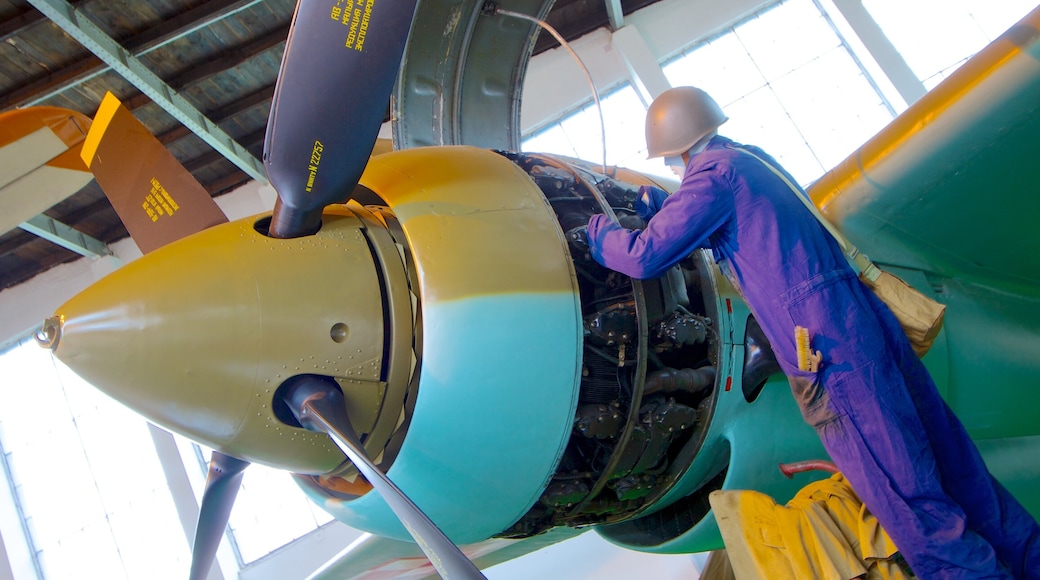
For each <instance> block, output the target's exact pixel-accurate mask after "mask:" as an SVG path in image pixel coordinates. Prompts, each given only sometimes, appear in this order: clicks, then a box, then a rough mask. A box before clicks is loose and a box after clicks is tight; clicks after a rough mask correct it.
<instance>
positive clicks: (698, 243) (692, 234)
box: [588, 163, 733, 280]
mask: <svg viewBox="0 0 1040 580" xmlns="http://www.w3.org/2000/svg"><path fill="white" fill-rule="evenodd" d="M732 215H733V194H732V190H731V188H730V187H729V182H728V180H726V179H725V176H723V175H721V174H720V172H718V171H716V166H715V164H714V163H712V164H711V165H709V166H706V167H703V168H700V169H699V170H696V171H692V172H690V173H687V174H686V177H685V178H684V179H683V183H682V185H681V186H680V187H679V189H678V190H677V191H676V192H675V193H673V194H672V195H670V196H668V198H667V199H666V200H665V201H664V203H663V204H662V205H661V209H660V211H658V212H657V215H655V216H654V217H653V218H651V219H650V222H649V223H648V224H647V226H646V229H645V230H642V231H639V230H626V229H624V228H622V227H621V226H619V225H617V224H616V223H614V222H612V221H611V220H610V219H609V218H607V216H605V215H602V214H597V215H594V216H592V219H590V220H589V226H588V239H589V249H590V250H591V253H592V257H593V258H594V259H595V260H596V261H597V262H599V263H600V264H603V265H604V266H606V267H608V268H610V269H612V270H617V271H618V272H621V273H622V274H627V275H629V276H631V277H633V278H636V279H639V280H645V279H648V278H656V277H658V276H660V275H661V274H663V273H664V272H665V271H667V270H668V268H671V267H672V266H674V265H675V264H678V263H679V261H681V260H682V259H683V258H685V257H686V256H688V255H689V254H690V253H691V252H693V251H694V250H696V249H697V248H703V247H706V246H707V242H708V237H709V236H710V235H711V234H713V233H714V232H715V231H716V230H718V229H719V228H720V227H722V226H723V225H724V224H725V223H726V222H727V221H728V220H729V219H730V217H731V216H732Z"/></svg>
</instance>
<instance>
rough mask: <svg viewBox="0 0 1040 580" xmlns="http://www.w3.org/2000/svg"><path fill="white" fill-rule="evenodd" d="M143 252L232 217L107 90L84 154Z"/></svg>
mask: <svg viewBox="0 0 1040 580" xmlns="http://www.w3.org/2000/svg"><path fill="white" fill-rule="evenodd" d="M81 156H82V158H83V162H84V163H86V164H87V167H89V168H90V171H91V172H92V173H93V174H94V178H95V179H97V182H98V184H100V185H101V189H103V190H104V192H105V196H107V197H108V200H109V201H110V202H112V207H113V208H114V209H115V210H116V213H117V214H119V219H121V220H122V221H123V225H125V226H126V230H127V231H128V232H130V237H131V238H133V240H134V242H136V243H137V247H138V248H140V249H141V252H142V253H145V254H147V253H148V252H151V251H152V250H154V249H156V248H159V247H162V246H165V245H166V244H168V243H170V242H173V241H176V240H179V239H181V238H183V237H185V236H187V235H190V234H194V233H195V232H200V231H202V230H204V229H206V228H208V227H210V226H214V225H217V224H222V223H224V222H226V221H228V219H227V217H226V216H225V215H224V212H223V211H221V209H220V207H218V206H217V202H215V201H213V197H212V196H210V194H209V192H208V191H206V188H205V187H202V185H201V184H200V183H199V182H198V181H197V180H196V179H195V176H193V175H192V174H191V173H190V172H189V171H188V170H187V169H185V168H184V166H183V165H181V163H180V161H177V158H176V157H174V156H173V155H172V154H171V153H170V152H169V151H168V150H167V149H166V147H164V146H163V144H162V143H160V142H159V140H158V139H156V138H155V136H153V135H152V134H151V132H149V131H148V129H147V128H146V127H145V126H144V125H142V124H141V122H140V121H138V120H137V119H136V118H135V117H134V115H133V113H131V112H130V110H129V109H127V108H126V107H124V106H123V104H122V103H120V102H119V99H118V98H116V96H115V95H113V94H112V93H107V94H105V98H104V99H102V100H101V106H99V107H98V111H97V114H96V115H95V116H94V122H93V123H92V124H91V126H90V132H88V133H87V139H86V141H84V143H83V150H82V152H81Z"/></svg>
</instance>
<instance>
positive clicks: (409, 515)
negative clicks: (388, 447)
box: [286, 377, 484, 580]
mask: <svg viewBox="0 0 1040 580" xmlns="http://www.w3.org/2000/svg"><path fill="white" fill-rule="evenodd" d="M286 403H287V404H288V405H289V408H290V409H291V410H292V412H293V414H294V415H295V416H296V418H297V420H299V422H300V424H301V425H303V426H304V427H306V428H307V429H310V430H312V431H319V432H325V433H328V434H329V436H330V437H332V440H333V441H335V442H336V445H338V446H339V448H340V449H341V450H342V451H343V453H345V454H346V455H347V457H348V458H349V459H350V461H351V462H352V463H353V464H354V466H355V467H357V469H358V471H360V472H361V474H362V475H364V476H365V478H366V479H368V481H369V482H370V483H371V484H372V487H374V488H376V490H377V491H379V494H380V495H381V496H383V500H384V501H386V503H387V505H389V506H390V509H392V510H393V511H394V513H395V514H397V517H398V518H399V519H400V520H401V523H402V524H404V527H405V529H407V530H408V533H409V534H411V535H412V537H413V538H415V543H416V544H418V545H419V548H421V549H422V551H423V552H424V553H425V554H426V557H427V558H429V559H430V563H432V564H433V566H434V568H436V569H437V572H438V573H439V574H440V575H441V577H442V578H451V579H452V580H454V579H456V578H465V579H478V578H484V575H483V574H481V573H480V569H479V568H477V567H476V565H474V564H473V562H471V561H470V560H469V558H467V557H466V555H465V554H463V553H462V550H460V549H459V547H458V546H456V545H455V544H454V543H452V541H451V540H450V539H448V536H446V535H444V532H442V531H441V530H440V528H438V527H437V526H436V524H434V523H433V522H432V521H431V520H430V518H429V517H427V516H426V514H424V513H423V512H422V510H420V509H419V507H418V506H416V505H415V503H414V502H412V500H410V499H409V498H408V496H406V495H405V494H404V492H403V491H401V489H400V488H399V487H397V486H396V485H395V484H394V482H392V481H390V478H388V477H387V476H386V474H385V473H383V471H382V470H381V469H379V468H378V467H377V466H376V465H375V463H373V462H372V460H371V459H369V458H368V455H367V454H366V453H365V449H364V447H363V446H362V444H361V441H360V440H358V437H357V433H356V432H355V431H354V428H353V426H351V424H350V419H349V418H348V417H347V414H346V411H345V409H346V407H345V403H344V400H343V393H341V392H340V391H339V389H338V388H336V387H335V386H333V385H330V384H329V383H328V382H326V381H325V380H323V379H321V378H318V377H307V378H303V379H301V380H300V381H299V382H297V383H296V384H294V385H293V386H292V388H291V389H290V390H289V392H288V393H287V395H286Z"/></svg>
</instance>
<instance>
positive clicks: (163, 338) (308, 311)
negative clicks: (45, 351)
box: [37, 207, 411, 474]
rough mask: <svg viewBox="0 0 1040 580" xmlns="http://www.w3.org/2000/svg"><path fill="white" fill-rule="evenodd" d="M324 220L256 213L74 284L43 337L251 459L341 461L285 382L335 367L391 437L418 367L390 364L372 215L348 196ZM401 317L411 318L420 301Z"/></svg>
mask: <svg viewBox="0 0 1040 580" xmlns="http://www.w3.org/2000/svg"><path fill="white" fill-rule="evenodd" d="M357 210H358V212H361V213H364V210H362V209H361V208H357ZM324 221H325V225H324V227H323V228H322V230H321V232H319V233H318V234H317V235H314V236H309V237H306V238H297V239H292V240H281V239H275V238H271V237H268V236H265V235H264V234H263V233H261V232H260V231H258V227H254V220H253V219H247V220H241V221H238V222H232V223H229V224H225V225H221V226H216V227H213V228H210V229H208V230H205V231H203V232H200V233H199V234H196V235H194V236H190V237H188V238H185V239H183V240H180V241H178V242H175V243H173V244H169V245H167V246H165V247H163V248H160V249H159V250H156V251H154V252H152V253H150V254H148V255H146V256H145V257H143V258H141V259H139V260H137V261H135V262H132V263H130V264H128V265H127V266H125V267H123V268H121V269H119V270H117V271H116V272H114V273H112V274H111V275H109V276H108V277H106V278H104V279H103V280H101V281H100V282H98V283H97V284H95V285H94V286H92V287H90V288H88V289H87V290H85V291H84V292H82V293H81V294H79V295H78V296H76V297H74V298H73V299H72V300H70V301H69V302H68V303H66V304H65V305H63V306H62V307H61V308H60V309H59V310H58V313H57V314H56V315H55V316H54V317H51V318H49V319H48V320H47V321H46V322H45V323H44V326H43V329H42V330H41V331H40V333H39V336H38V337H37V340H39V341H40V343H41V344H42V345H44V346H46V347H48V348H51V349H53V350H54V352H55V355H56V356H57V357H58V358H59V359H61V360H62V361H63V362H65V363H66V364H67V365H68V366H70V367H71V368H72V369H73V370H75V371H76V372H77V373H79V374H80V375H81V376H82V377H83V378H85V379H86V380H88V381H89V382H91V383H92V384H94V385H95V386H96V387H97V388H99V389H101V390H102V391H105V392H106V393H107V394H109V395H110V396H112V397H113V398H115V399H117V400H119V401H121V402H122V403H124V404H126V405H127V406H129V407H131V408H132V409H134V410H136V411H137V412H139V413H141V414H142V415H144V416H145V417H147V418H148V419H149V420H151V421H153V422H154V423H156V424H158V425H162V426H163V427H165V428H168V429H170V430H172V431H176V432H178V433H180V434H182V435H184V436H186V437H188V438H190V439H193V440H195V441H199V442H200V443H203V444H205V445H208V446H210V447H212V448H214V449H217V450H220V451H221V452H223V453H226V454H228V455H232V456H234V457H238V458H241V459H244V460H247V461H250V462H255V463H263V464H267V465H271V466H273V467H278V468H281V469H286V470H289V471H294V472H298V473H310V474H326V473H329V472H332V471H334V470H336V469H337V468H338V467H339V466H340V465H341V464H343V461H344V457H343V455H342V453H341V452H340V451H339V450H338V449H337V448H336V446H335V445H334V444H333V443H332V442H331V441H329V440H328V438H327V437H325V436H324V435H322V434H317V433H313V432H310V431H307V430H306V429H303V428H301V427H300V426H299V425H298V424H296V423H295V421H294V420H293V419H292V418H291V417H288V416H286V414H285V413H282V412H280V411H279V404H280V401H281V399H280V397H279V395H278V390H279V387H280V386H281V385H282V384H283V383H284V382H286V381H287V380H289V379H291V378H293V377H296V376H300V375H319V376H325V377H330V378H331V379H332V380H335V381H336V382H337V383H338V385H339V386H340V388H341V389H342V390H343V392H344V395H345V397H346V401H347V406H348V411H347V412H348V413H349V414H350V418H351V420H352V422H353V423H354V424H355V425H357V426H358V430H359V432H360V433H362V434H364V435H373V434H375V435H377V436H376V437H373V438H372V439H373V441H372V444H373V445H378V444H379V441H378V439H382V442H383V443H384V444H385V441H386V439H387V438H388V437H389V435H390V429H392V427H393V426H394V425H396V424H397V422H398V419H399V417H400V414H401V409H402V405H403V403H402V402H401V401H400V400H399V399H400V398H403V395H401V394H400V393H402V392H403V389H397V388H395V387H393V386H391V385H389V382H390V380H391V379H392V380H393V381H394V382H395V383H402V384H407V380H408V377H407V376H406V375H407V374H408V373H409V371H410V370H411V369H410V368H408V367H407V366H406V367H405V368H404V372H403V374H404V375H405V376H400V375H402V373H400V372H398V373H397V375H395V376H393V377H391V376H390V373H389V372H388V371H387V369H385V368H384V367H385V365H386V364H387V363H388V362H390V361H389V360H388V359H389V358H390V357H388V356H387V354H386V353H387V351H388V347H387V346H386V342H387V340H388V339H389V338H390V335H391V333H390V332H388V328H389V322H388V320H387V319H388V317H389V316H390V314H389V311H390V310H391V306H390V305H389V304H387V302H388V301H387V300H386V299H385V298H384V293H385V290H383V287H384V286H385V282H383V281H381V280H380V277H381V276H384V275H385V272H384V270H385V268H386V267H387V266H386V264H385V263H384V261H385V260H383V256H382V255H381V254H379V252H377V251H374V250H373V247H374V244H373V243H372V242H370V239H369V237H370V236H369V235H367V234H366V231H365V230H366V224H365V222H363V220H362V219H361V218H359V217H358V215H356V214H355V213H353V212H351V211H349V210H347V209H346V208H342V207H338V208H334V209H330V210H329V213H327V214H326V216H325V219H324ZM259 229H262V228H259ZM384 254H389V252H385V253H384ZM392 256H393V258H394V259H396V260H397V264H396V266H397V268H399V269H401V270H402V272H403V265H402V264H401V262H400V257H399V255H398V253H397V251H396V249H394V250H393V254H392ZM391 265H392V264H391ZM401 275H402V276H403V274H401ZM400 302H402V303H405V304H406V305H407V306H408V307H409V308H410V304H407V301H404V300H402V301H400ZM398 318H401V319H407V320H408V323H409V324H408V330H409V331H410V323H411V317H410V314H405V315H401V316H398ZM405 340H407V344H410V342H411V336H410V333H409V335H408V336H407V337H405ZM407 354H408V356H407V357H405V356H402V357H399V358H402V359H405V360H410V354H411V353H410V351H409V352H408V353H407ZM387 424H389V425H391V427H389V428H388V427H386V425H387ZM370 451H371V450H370ZM377 452H378V450H377Z"/></svg>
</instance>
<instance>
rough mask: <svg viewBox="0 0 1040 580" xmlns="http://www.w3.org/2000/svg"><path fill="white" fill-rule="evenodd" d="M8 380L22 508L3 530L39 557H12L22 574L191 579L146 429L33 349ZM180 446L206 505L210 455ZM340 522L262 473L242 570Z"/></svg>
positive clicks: (238, 509) (5, 423)
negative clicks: (22, 538) (21, 538)
mask: <svg viewBox="0 0 1040 580" xmlns="http://www.w3.org/2000/svg"><path fill="white" fill-rule="evenodd" d="M0 376H2V377H4V381H3V383H2V386H0V400H2V401H3V404H2V405H0V451H2V452H3V456H2V459H3V461H0V467H3V468H4V469H3V471H4V472H6V473H5V475H7V477H6V478H5V479H4V481H6V483H8V484H9V485H10V486H11V487H12V493H11V494H10V495H11V497H12V498H13V499H14V501H15V502H16V504H17V508H18V509H16V510H0V518H2V517H4V514H7V517H6V519H5V520H2V521H0V528H2V529H3V531H4V534H3V535H4V540H5V543H7V544H8V545H15V543H12V542H9V538H10V536H11V535H12V532H11V531H12V530H15V531H20V532H24V533H25V534H26V536H27V538H26V540H25V542H24V544H26V545H27V546H28V548H29V551H30V552H31V554H29V555H28V560H29V562H26V563H19V562H17V560H18V558H17V557H12V558H11V559H12V565H13V566H14V567H15V568H16V569H15V573H16V577H18V578H23V577H25V578H28V577H34V576H41V577H42V578H77V577H81V576H82V572H83V570H89V571H90V573H91V575H92V576H97V577H104V578H127V579H136V578H170V579H175V580H180V579H182V578H185V577H187V575H188V568H189V567H190V564H191V546H190V545H189V543H188V539H187V536H186V535H185V531H184V527H183V525H182V524H181V521H180V518H179V516H178V513H177V510H176V508H175V506H174V500H173V496H172V495H171V493H170V490H169V486H168V484H167V480H166V475H165V472H164V471H163V466H162V465H161V464H160V461H159V457H158V455H157V454H156V448H155V445H154V443H153V439H152V434H151V431H150V429H149V427H148V424H147V423H146V422H145V420H144V419H143V418H141V417H140V416H139V415H137V414H136V413H134V412H133V411H131V410H129V409H127V408H126V407H124V406H122V405H121V404H119V403H117V402H115V401H113V400H112V399H110V398H109V397H107V396H106V395H104V394H103V393H101V392H100V391H98V390H97V389H95V388H94V387H92V386H91V385H89V384H87V383H86V382H85V381H83V380H82V379H80V378H79V377H78V376H76V374H75V373H73V372H72V371H71V370H69V369H68V367H66V366H65V365H63V364H62V363H61V362H60V361H58V360H56V359H54V358H53V357H52V356H51V354H50V352H49V351H47V350H45V349H42V348H40V347H39V346H37V345H36V344H35V342H34V341H32V340H25V341H22V342H21V343H20V344H18V345H17V346H15V347H14V348H12V349H10V350H8V351H7V352H4V353H3V354H0ZM176 439H177V441H178V447H179V448H180V449H181V457H182V458H183V459H184V460H185V465H187V466H188V470H187V472H188V475H189V478H190V480H191V483H192V485H193V487H194V489H195V490H196V497H197V499H201V495H202V490H203V488H204V486H205V478H206V470H207V464H206V463H207V462H208V460H209V451H208V450H207V451H205V452H204V453H202V452H201V451H200V453H199V454H196V453H195V451H194V449H193V447H197V446H195V445H194V444H192V443H190V442H188V441H187V440H186V439H183V438H181V437H179V436H178V437H176ZM168 459H169V458H167V460H168ZM174 460H175V459H174ZM200 460H201V461H200ZM179 467H180V466H178V468H179ZM0 485H2V483H0ZM3 496H4V494H0V498H3ZM332 519H333V518H332V517H331V516H330V515H328V514H327V513H325V512H324V511H323V510H321V509H320V508H319V507H318V506H316V505H315V504H314V503H313V502H311V501H310V500H308V499H307V497H306V496H305V495H304V494H303V492H302V491H301V490H300V489H299V487H297V486H296V484H295V483H294V482H293V481H292V479H291V477H290V476H289V475H288V474H287V473H285V472H281V471H278V470H275V469H271V468H268V467H264V466H261V465H251V466H250V467H249V468H248V469H247V470H246V472H245V476H244V477H243V484H242V488H241V491H240V492H239V494H238V497H237V499H236V501H235V507H234V509H233V510H232V514H231V521H230V527H231V529H232V544H233V546H234V550H235V552H236V556H237V557H238V560H239V562H238V563H239V566H240V567H244V566H246V565H248V564H249V563H251V562H253V561H256V560H258V559H260V558H262V557H263V556H265V555H267V554H268V553H270V552H272V551H273V550H275V549H277V548H279V547H281V546H283V545H285V544H287V543H289V542H291V541H293V540H294V539H296V538H299V537H302V536H304V535H306V534H307V533H308V532H311V531H313V530H314V529H316V528H318V527H319V526H321V525H323V524H325V523H328V522H330V521H332ZM16 520H21V521H16Z"/></svg>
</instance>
